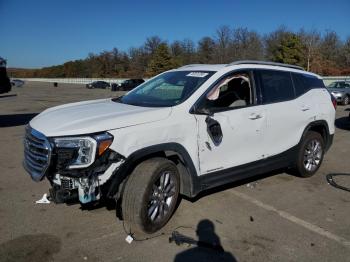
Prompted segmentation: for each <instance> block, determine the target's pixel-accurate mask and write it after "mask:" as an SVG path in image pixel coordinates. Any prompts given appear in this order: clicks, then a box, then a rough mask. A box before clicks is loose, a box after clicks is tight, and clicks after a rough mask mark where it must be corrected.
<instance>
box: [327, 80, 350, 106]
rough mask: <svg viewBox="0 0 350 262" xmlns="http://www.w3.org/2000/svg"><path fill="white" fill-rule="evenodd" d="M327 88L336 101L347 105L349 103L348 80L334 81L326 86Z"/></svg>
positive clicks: (349, 89) (349, 83)
mask: <svg viewBox="0 0 350 262" xmlns="http://www.w3.org/2000/svg"><path fill="white" fill-rule="evenodd" d="M327 88H328V90H329V91H330V92H331V93H332V95H333V96H334V97H335V98H336V99H337V102H338V103H341V104H343V105H348V104H349V103H350V82H349V81H335V82H332V83H330V84H329V85H328V86H327Z"/></svg>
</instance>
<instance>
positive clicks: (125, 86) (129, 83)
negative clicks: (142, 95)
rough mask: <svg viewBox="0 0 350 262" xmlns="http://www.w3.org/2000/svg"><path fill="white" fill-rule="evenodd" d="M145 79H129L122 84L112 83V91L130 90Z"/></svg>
mask: <svg viewBox="0 0 350 262" xmlns="http://www.w3.org/2000/svg"><path fill="white" fill-rule="evenodd" d="M144 82H145V80H143V79H141V78H140V79H127V80H125V81H124V82H122V83H121V84H112V91H129V90H132V89H134V88H135V87H137V86H138V85H140V84H142V83H144Z"/></svg>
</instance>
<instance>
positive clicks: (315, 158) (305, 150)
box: [294, 131, 324, 177]
mask: <svg viewBox="0 0 350 262" xmlns="http://www.w3.org/2000/svg"><path fill="white" fill-rule="evenodd" d="M323 156H324V141H323V138H322V136H321V135H320V134H319V133H317V132H314V131H309V132H308V133H307V134H306V136H305V137H304V139H303V141H302V142H301V145H300V148H299V152H298V156H297V160H296V165H295V169H294V171H295V173H296V174H297V175H298V176H300V177H311V176H312V175H314V174H315V173H316V172H317V170H318V169H319V168H320V166H321V163H322V161H323Z"/></svg>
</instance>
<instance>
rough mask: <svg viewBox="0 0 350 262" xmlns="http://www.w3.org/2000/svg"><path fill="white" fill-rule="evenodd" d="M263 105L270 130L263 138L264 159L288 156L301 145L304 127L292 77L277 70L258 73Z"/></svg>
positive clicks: (267, 128) (303, 119)
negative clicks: (279, 155) (288, 151)
mask: <svg viewBox="0 0 350 262" xmlns="http://www.w3.org/2000/svg"><path fill="white" fill-rule="evenodd" d="M256 75H257V82H258V83H259V87H260V102H261V104H263V105H264V109H265V110H266V121H267V127H266V132H265V135H264V137H263V140H264V141H263V145H264V157H265V158H266V157H270V156H274V155H277V154H280V153H283V152H285V151H286V150H288V149H290V148H292V147H293V146H295V145H296V144H298V142H299V139H300V135H299V134H298V132H296V131H297V130H300V129H301V126H302V123H303V122H304V121H306V118H307V116H304V115H303V114H301V112H303V111H302V108H301V106H302V103H299V102H297V101H296V100H295V97H296V96H295V90H294V87H293V82H292V77H291V73H290V72H288V71H278V70H257V74H256Z"/></svg>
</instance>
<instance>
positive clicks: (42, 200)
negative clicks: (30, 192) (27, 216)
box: [35, 193, 50, 204]
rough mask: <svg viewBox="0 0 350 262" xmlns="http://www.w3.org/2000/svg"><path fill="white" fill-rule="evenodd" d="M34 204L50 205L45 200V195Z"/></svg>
mask: <svg viewBox="0 0 350 262" xmlns="http://www.w3.org/2000/svg"><path fill="white" fill-rule="evenodd" d="M35 203H36V204H50V201H49V200H48V199H47V194H46V193H45V194H44V195H43V197H42V198H41V199H39V200H37V201H35Z"/></svg>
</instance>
